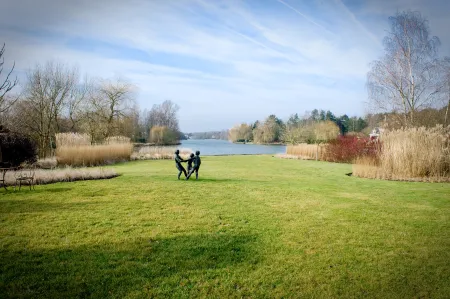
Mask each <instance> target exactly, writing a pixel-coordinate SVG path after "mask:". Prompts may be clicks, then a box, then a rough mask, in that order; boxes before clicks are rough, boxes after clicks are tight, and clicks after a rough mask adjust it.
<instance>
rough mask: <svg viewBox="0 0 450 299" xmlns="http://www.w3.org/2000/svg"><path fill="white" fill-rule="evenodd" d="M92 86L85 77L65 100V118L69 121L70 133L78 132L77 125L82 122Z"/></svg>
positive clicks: (92, 90)
mask: <svg viewBox="0 0 450 299" xmlns="http://www.w3.org/2000/svg"><path fill="white" fill-rule="evenodd" d="M94 88H95V86H94V84H93V82H92V81H90V80H89V79H88V77H87V76H85V79H84V81H83V82H82V83H81V84H78V85H75V86H74V87H73V89H72V91H71V93H70V96H69V98H68V99H67V104H66V113H67V115H66V117H67V119H68V121H69V128H68V130H69V131H70V132H76V131H78V127H79V123H80V122H81V121H82V116H83V113H84V112H85V111H84V109H86V108H87V103H88V101H89V99H90V97H92V95H93V92H94Z"/></svg>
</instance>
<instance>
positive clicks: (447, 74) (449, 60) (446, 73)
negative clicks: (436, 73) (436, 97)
mask: <svg viewBox="0 0 450 299" xmlns="http://www.w3.org/2000/svg"><path fill="white" fill-rule="evenodd" d="M442 66H443V75H442V78H443V85H444V86H445V87H444V90H445V92H444V99H445V98H446V99H447V101H446V102H447V107H446V108H445V116H444V126H446V125H447V124H448V117H449V115H448V112H449V111H448V110H449V108H450V57H445V58H444V61H443V63H442Z"/></svg>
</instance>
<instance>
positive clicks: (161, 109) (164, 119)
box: [147, 100, 180, 139]
mask: <svg viewBox="0 0 450 299" xmlns="http://www.w3.org/2000/svg"><path fill="white" fill-rule="evenodd" d="M179 109H180V108H179V107H178V105H177V104H175V103H173V102H172V101H169V100H166V101H164V102H163V103H161V104H160V105H153V107H152V109H151V110H150V111H149V112H148V116H147V126H148V129H149V131H150V136H149V137H150V139H152V136H151V129H152V128H153V127H155V126H157V127H167V128H168V129H169V130H170V131H171V132H173V133H175V134H176V135H179V125H178V116H177V113H178V110H179Z"/></svg>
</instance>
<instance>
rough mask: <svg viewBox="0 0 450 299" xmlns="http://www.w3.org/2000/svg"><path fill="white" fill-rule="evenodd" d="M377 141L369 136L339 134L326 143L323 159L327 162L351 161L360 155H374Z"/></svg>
mask: <svg viewBox="0 0 450 299" xmlns="http://www.w3.org/2000/svg"><path fill="white" fill-rule="evenodd" d="M376 152H377V143H376V142H374V141H371V140H370V139H369V138H359V137H356V136H339V137H338V138H337V139H335V140H331V141H330V142H328V144H327V145H326V150H325V153H324V156H323V160H325V161H329V162H340V163H351V162H353V161H354V160H355V159H356V158H358V157H361V156H364V155H366V156H374V155H375V154H376Z"/></svg>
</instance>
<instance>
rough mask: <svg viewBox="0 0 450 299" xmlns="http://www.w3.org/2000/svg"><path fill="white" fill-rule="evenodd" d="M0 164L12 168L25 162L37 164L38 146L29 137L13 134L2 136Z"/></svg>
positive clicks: (0, 139) (3, 134) (0, 137)
mask: <svg viewBox="0 0 450 299" xmlns="http://www.w3.org/2000/svg"><path fill="white" fill-rule="evenodd" d="M0 162H2V163H7V164H9V165H10V166H19V165H20V164H22V163H23V162H26V163H34V162H36V144H35V143H34V142H33V141H32V140H31V139H30V138H28V137H26V136H23V135H19V134H12V133H1V134H0Z"/></svg>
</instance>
